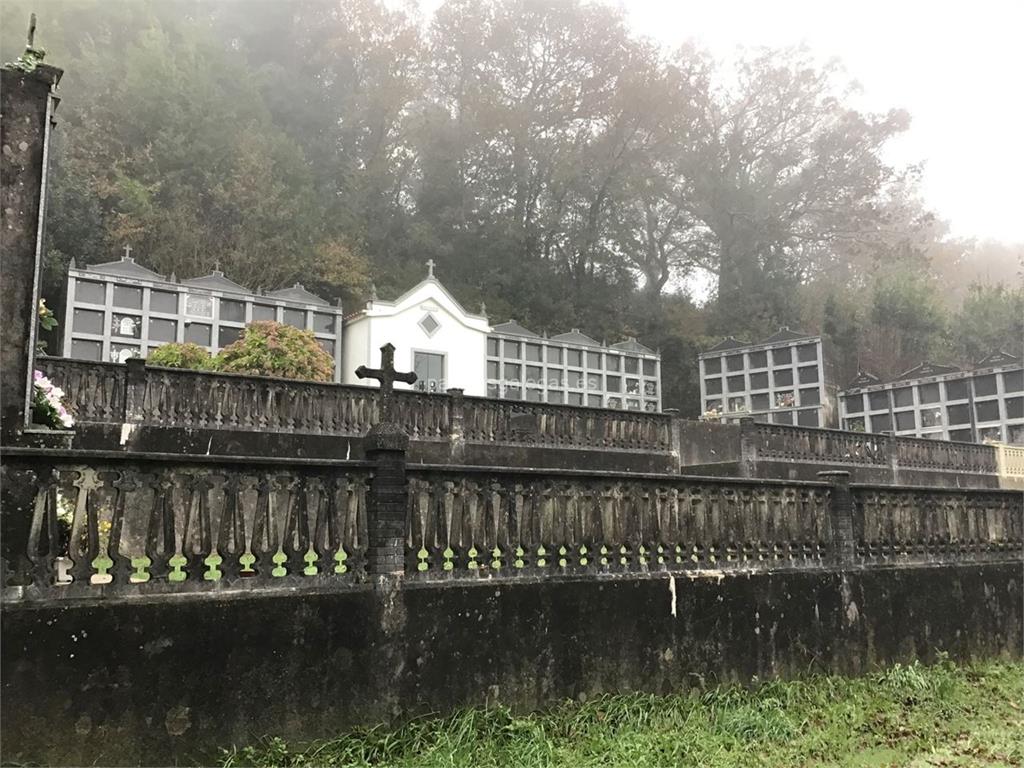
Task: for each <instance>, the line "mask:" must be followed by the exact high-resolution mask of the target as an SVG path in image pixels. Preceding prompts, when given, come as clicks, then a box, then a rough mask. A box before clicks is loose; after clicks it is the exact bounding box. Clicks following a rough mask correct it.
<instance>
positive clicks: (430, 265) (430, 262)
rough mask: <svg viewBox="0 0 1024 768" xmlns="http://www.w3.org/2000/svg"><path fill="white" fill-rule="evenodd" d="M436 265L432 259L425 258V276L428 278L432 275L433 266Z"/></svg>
mask: <svg viewBox="0 0 1024 768" xmlns="http://www.w3.org/2000/svg"><path fill="white" fill-rule="evenodd" d="M436 266H437V265H436V264H435V263H434V260H433V259H427V277H428V278H430V277H433V276H434V267H436Z"/></svg>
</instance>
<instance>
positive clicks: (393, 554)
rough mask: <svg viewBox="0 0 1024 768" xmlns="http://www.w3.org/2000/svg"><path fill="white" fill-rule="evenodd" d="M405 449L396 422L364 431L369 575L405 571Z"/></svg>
mask: <svg viewBox="0 0 1024 768" xmlns="http://www.w3.org/2000/svg"><path fill="white" fill-rule="evenodd" d="M408 448H409V437H408V435H406V434H405V431H404V430H403V429H402V428H401V426H399V425H398V424H394V423H387V422H384V423H381V424H378V425H377V426H375V427H373V428H372V429H371V430H370V431H369V432H368V433H367V434H366V458H367V459H368V460H369V461H371V462H373V465H374V467H373V480H372V481H371V483H370V495H369V498H368V499H367V529H368V533H369V541H368V542H367V543H368V546H367V552H366V570H367V572H368V573H369V575H370V576H371V577H377V576H393V575H400V574H403V573H404V572H405V519H406V505H407V501H408V498H407V497H408V490H407V485H406V479H405V462H406V451H407V450H408Z"/></svg>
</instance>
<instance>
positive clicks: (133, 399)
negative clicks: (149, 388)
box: [124, 357, 146, 424]
mask: <svg viewBox="0 0 1024 768" xmlns="http://www.w3.org/2000/svg"><path fill="white" fill-rule="evenodd" d="M125 368H126V371H125V376H124V423H125V424H140V423H142V420H143V418H144V415H145V412H144V410H143V405H144V402H145V398H146V361H145V359H144V358H141V357H130V358H128V360H126V361H125Z"/></svg>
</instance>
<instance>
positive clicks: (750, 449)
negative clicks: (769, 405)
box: [740, 416, 757, 477]
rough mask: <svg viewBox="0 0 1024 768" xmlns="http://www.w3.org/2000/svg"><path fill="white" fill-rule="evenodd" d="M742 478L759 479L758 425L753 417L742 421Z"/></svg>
mask: <svg viewBox="0 0 1024 768" xmlns="http://www.w3.org/2000/svg"><path fill="white" fill-rule="evenodd" d="M740 477H757V423H756V422H755V421H754V417H753V416H744V417H742V418H741V419H740Z"/></svg>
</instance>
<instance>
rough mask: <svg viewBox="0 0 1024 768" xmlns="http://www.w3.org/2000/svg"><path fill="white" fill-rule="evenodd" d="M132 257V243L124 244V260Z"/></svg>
mask: <svg viewBox="0 0 1024 768" xmlns="http://www.w3.org/2000/svg"><path fill="white" fill-rule="evenodd" d="M131 257H132V246H131V244H130V243H125V244H124V260H125V261H128V260H129V259H130V258H131Z"/></svg>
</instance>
